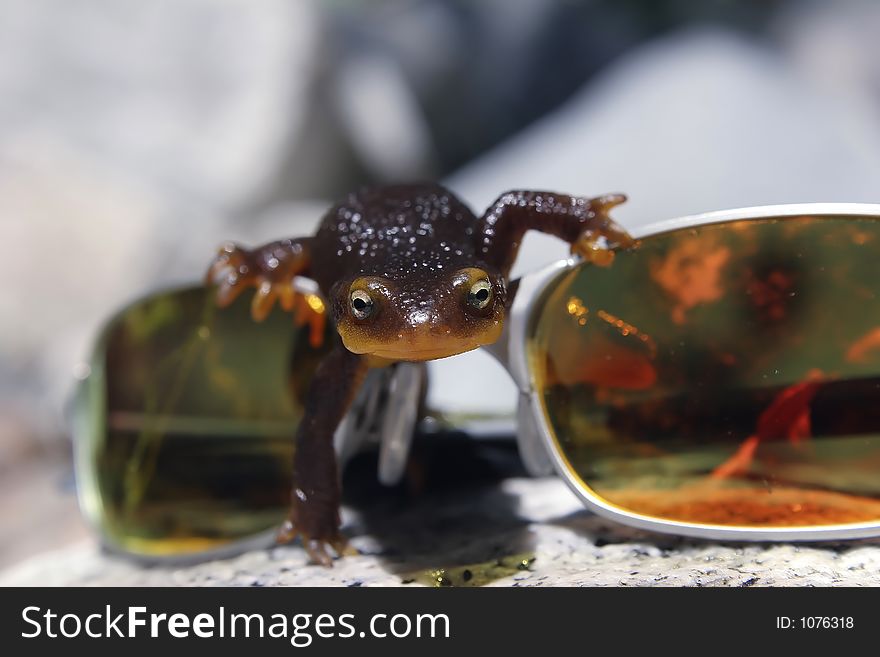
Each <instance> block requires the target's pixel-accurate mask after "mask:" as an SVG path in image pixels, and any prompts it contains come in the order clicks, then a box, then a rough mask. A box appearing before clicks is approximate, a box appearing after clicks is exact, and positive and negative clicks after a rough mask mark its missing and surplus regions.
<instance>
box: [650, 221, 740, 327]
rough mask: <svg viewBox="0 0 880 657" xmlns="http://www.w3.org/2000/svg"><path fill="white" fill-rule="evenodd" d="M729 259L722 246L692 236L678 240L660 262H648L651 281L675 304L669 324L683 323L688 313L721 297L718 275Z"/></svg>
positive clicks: (728, 251) (704, 238)
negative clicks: (649, 263)
mask: <svg viewBox="0 0 880 657" xmlns="http://www.w3.org/2000/svg"><path fill="white" fill-rule="evenodd" d="M729 260H730V249H729V248H727V247H726V246H715V245H714V240H713V239H711V238H706V237H693V238H688V239H682V240H680V241H679V242H678V243H677V244H676V245H675V246H674V247H673V248H672V249H670V251H669V252H668V253H667V254H666V256H665V257H664V258H663V259H662V260H659V261H657V262H653V263H651V278H652V279H653V280H654V282H655V283H657V284H658V285H659V286H660V287H661V288H662V289H663V291H664V292H666V293H667V294H668V295H669V296H671V297H672V298H673V299H674V300H675V301H676V306H675V307H674V308H673V309H672V321H673V322H675V323H676V324H679V325H681V324H684V323H685V321H686V317H685V313H687V311H688V310H690V309H691V308H693V307H694V306H697V305H699V304H701V303H709V302H712V301H717V300H718V299H720V298H721V297H722V296H723V295H724V290H723V289H722V287H721V274H722V271H723V269H724V266H725V265H726V264H727V262H728V261H729Z"/></svg>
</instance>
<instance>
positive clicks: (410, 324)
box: [332, 267, 506, 361]
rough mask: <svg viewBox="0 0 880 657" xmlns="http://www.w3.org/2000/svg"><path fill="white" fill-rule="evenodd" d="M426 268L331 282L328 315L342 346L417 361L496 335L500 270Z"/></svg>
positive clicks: (501, 317)
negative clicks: (330, 313) (404, 273)
mask: <svg viewBox="0 0 880 657" xmlns="http://www.w3.org/2000/svg"><path fill="white" fill-rule="evenodd" d="M420 274H421V275H420ZM427 274H428V272H425V273H424V274H422V273H421V272H415V271H410V275H408V276H407V277H401V278H398V277H395V278H394V279H391V278H387V277H385V276H359V277H357V278H355V279H354V280H350V281H342V282H340V283H339V284H338V285H336V286H334V290H333V303H332V307H333V315H334V320H335V322H336V329H337V330H338V331H339V335H340V336H341V338H342V342H343V343H344V344H345V346H346V348H347V349H348V350H349V351H353V352H354V353H357V354H369V355H372V356H377V357H379V358H384V359H388V360H405V361H423V360H434V359H436V358H446V357H447V356H454V355H456V354H460V353H463V352H465V351H470V350H471V349H476V348H477V347H479V346H481V345H485V344H491V343H493V342H495V341H496V340H497V339H498V337H499V336H500V335H501V329H502V326H503V322H504V308H505V297H506V289H505V285H504V281H503V279H502V278H501V277H500V276H497V275H493V274H491V273H489V272H487V271H485V270H483V269H480V268H477V267H465V268H462V269H457V270H454V271H449V272H448V273H447V272H446V270H443V269H439V270H438V269H433V270H432V271H431V272H430V274H429V275H427Z"/></svg>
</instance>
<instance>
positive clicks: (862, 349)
mask: <svg viewBox="0 0 880 657" xmlns="http://www.w3.org/2000/svg"><path fill="white" fill-rule="evenodd" d="M878 349H880V327H878V328H875V329H871V330H870V331H868V332H867V333H866V334H865V335H863V336H862V337H860V338H859V339H858V340H856V341H855V342H853V343H852V344H851V345H850V346H849V349H847V350H846V359H847V360H848V361H849V362H850V363H867V362H869V361H870V360H871V357H872V356H873V355H874V354H872V352H875V351H877V350H878Z"/></svg>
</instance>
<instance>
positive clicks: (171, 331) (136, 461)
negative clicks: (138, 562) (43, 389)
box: [78, 288, 328, 555]
mask: <svg viewBox="0 0 880 657" xmlns="http://www.w3.org/2000/svg"><path fill="white" fill-rule="evenodd" d="M327 342H328V341H326V340H325V346H326V343H327ZM322 353H323V349H316V348H313V347H311V346H310V345H309V335H308V329H297V328H295V327H294V326H293V321H292V320H291V318H290V316H289V315H285V314H283V313H282V312H280V311H276V312H274V313H272V314H271V315H270V316H269V317H268V318H267V319H266V320H265V321H264V322H262V323H260V324H257V323H255V322H254V321H253V320H252V319H251V318H250V313H249V300H247V299H244V298H242V299H239V300H238V301H237V302H236V303H235V304H233V305H232V306H231V307H230V308H227V309H224V310H217V309H215V306H214V303H213V301H212V299H211V296H210V292H209V291H208V290H205V289H203V288H193V289H189V290H184V291H178V292H173V293H168V294H161V295H157V296H154V297H151V298H148V299H146V300H144V301H141V302H139V303H136V304H134V305H132V306H130V307H129V308H127V309H126V310H125V311H124V312H123V313H122V314H121V315H119V316H118V317H117V318H116V319H115V320H114V321H113V322H112V323H111V325H110V326H109V328H108V329H107V330H106V331H105V333H104V335H103V337H102V340H101V341H100V344H99V347H98V349H97V351H96V354H95V357H94V362H93V366H92V376H91V377H90V381H89V385H90V390H89V403H90V404H91V406H92V408H91V409H90V413H89V415H88V417H89V418H90V421H91V426H90V427H88V429H89V431H88V433H87V434H86V435H81V436H78V441H79V442H80V445H78V452H79V453H78V458H79V463H80V466H81V467H80V470H79V472H80V474H81V475H82V476H81V478H80V481H79V482H78V484H79V486H80V487H81V488H83V491H84V493H85V495H81V498H83V499H84V501H85V507H86V512H87V513H88V515H89V516H90V517H91V519H92V520H93V521H94V522H96V523H97V524H98V525H99V526H100V529H101V530H102V532H103V533H104V535H105V536H106V537H107V538H108V539H109V541H110V542H111V543H112V544H113V545H115V546H117V547H120V548H122V549H125V550H126V551H129V552H134V553H140V554H146V555H159V554H184V553H189V552H198V551H202V550H206V549H210V548H214V547H219V546H221V545H223V544H226V543H228V542H230V541H233V540H236V539H241V538H246V537H250V536H253V535H254V534H258V533H259V532H261V531H265V530H268V529H271V528H272V527H275V526H278V525H279V524H280V522H281V521H282V520H283V518H284V515H285V511H286V509H287V506H288V503H289V495H290V473H291V469H292V458H293V435H294V432H295V430H296V426H297V423H298V421H299V418H300V417H301V414H302V406H301V400H302V398H303V395H304V393H305V389H306V386H307V384H308V381H309V380H310V379H311V376H312V373H313V372H314V369H315V367H316V366H317V362H318V360H319V359H320V356H321V354H322Z"/></svg>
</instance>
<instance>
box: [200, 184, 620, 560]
mask: <svg viewBox="0 0 880 657" xmlns="http://www.w3.org/2000/svg"><path fill="white" fill-rule="evenodd" d="M624 200H625V197H623V196H620V195H610V196H605V197H600V198H597V199H585V198H579V197H570V196H564V195H560V194H552V193H546V192H508V193H507V194H504V195H502V196H501V197H499V199H498V200H497V201H496V202H495V203H494V204H493V205H492V206H490V208H489V209H488V210H487V211H486V212H485V214H484V215H483V216H482V217H481V218H479V219H478V218H477V217H476V216H475V215H474V214H473V213H472V212H471V211H470V210H469V209H468V208H467V207H466V206H465V205H464V204H463V203H461V201H459V200H458V199H457V198H455V196H453V195H452V193H451V192H449V191H448V190H446V189H444V188H443V187H440V186H439V185H435V184H420V185H400V186H393V187H382V188H371V189H365V190H361V191H359V192H356V193H352V194H350V195H349V196H348V197H347V198H345V199H344V200H342V201H341V202H339V203H338V204H337V205H335V206H334V207H333V208H331V209H330V210H329V212H328V213H327V214H326V215H325V217H324V219H323V221H322V222H321V225H320V227H319V228H318V231H317V233H316V234H315V235H314V236H313V237H306V238H301V239H287V240H281V241H278V242H273V243H271V244H267V245H265V246H263V247H260V248H258V249H255V250H253V251H248V250H244V249H241V248H240V247H237V246H235V245H228V246H226V247H224V248H223V249H222V250H221V252H220V254H219V255H218V257H217V259H216V260H215V262H214V264H213V266H212V267H211V270H210V272H209V276H210V278H211V280H212V281H213V282H215V283H216V284H217V285H218V291H217V298H218V302H219V303H220V304H221V305H226V304H228V303H230V302H231V301H232V300H233V299H234V298H235V297H236V296H237V295H238V294H239V293H240V292H241V291H242V290H243V289H245V288H248V287H255V288H256V293H255V295H254V301H253V306H252V308H253V314H254V317H255V319H258V320H259V319H262V318H263V317H265V316H266V314H268V312H269V310H270V309H271V307H272V305H273V304H274V302H275V301H276V300H279V301H280V302H281V304H282V306H284V307H285V309H288V310H296V309H300V310H301V306H302V304H301V301H300V300H299V299H298V295H297V294H296V293H295V292H294V291H293V286H292V282H293V278H294V277H295V276H306V277H308V278H311V279H313V280H314V281H315V282H317V284H318V286H319V287H320V289H321V292H322V294H323V296H324V298H325V300H326V301H327V303H328V305H329V308H330V315H331V318H332V320H333V322H334V325H335V327H336V330H337V332H338V334H339V337H340V340H339V341H338V343H337V344H336V345H335V347H334V348H333V350H332V351H331V352H330V353H329V354H328V355H327V356H326V358H325V359H324V361H323V362H322V363H321V365H320V366H319V368H318V371H317V373H316V375H315V379H314V380H313V381H312V383H311V386H310V390H309V394H308V396H307V400H306V409H305V417H304V419H303V421H302V423H301V424H300V427H299V429H298V431H297V436H296V452H295V459H294V473H293V481H294V485H293V496H292V505H291V511H290V519H289V521H288V522H287V524H286V525H285V527H284V528H283V530H282V533H281V535H280V538H281V539H282V540H285V541H286V540H292V539H293V538H294V537H295V536H297V535H299V536H300V537H301V538H302V539H303V543H304V545H305V546H306V548H307V549H308V550H309V552H310V554H311V555H312V557H313V558H314V559H316V560H318V561H321V562H322V563H329V557H328V555H327V552H326V545H328V544H329V545H331V546H332V547H333V548H334V549H335V550H336V551H337V552H341V551H342V550H343V549H344V546H345V542H344V539H343V537H342V536H341V534H340V533H339V497H340V495H339V481H338V474H337V468H336V459H335V455H334V452H333V443H332V437H333V433H334V431H335V429H336V427H337V425H338V424H339V422H340V420H341V419H342V417H343V416H344V414H345V412H346V410H347V408H348V406H349V404H350V403H351V401H352V399H353V397H354V395H355V393H356V392H357V389H358V387H359V385H360V383H361V381H362V380H363V377H364V374H365V373H366V371H367V369H368V368H370V367H375V366H381V365H383V364H387V363H389V362H395V361H424V360H432V359H436V358H444V357H447V356H453V355H455V354H460V353H463V352H465V351H469V350H471V349H475V348H477V347H479V346H481V345H484V344H490V343H492V342H494V341H495V340H497V339H498V337H499V335H500V334H501V329H502V326H503V322H504V317H505V313H506V311H507V308H508V307H509V304H510V301H511V296H512V294H511V292H510V288H509V286H508V275H509V273H510V269H511V267H512V265H513V261H514V259H515V258H516V254H517V251H518V250H519V245H520V243H521V241H522V237H523V235H524V234H525V232H526V231H528V230H539V231H541V232H544V233H549V234H551V235H555V236H556V237H559V238H561V239H563V240H565V241H567V242H569V243H570V244H571V245H572V251H574V252H576V253H579V254H581V255H583V256H585V257H587V258H590V259H591V260H593V261H594V262H596V263H597V264H606V263H608V262H610V258H611V257H612V255H613V254H612V252H611V251H609V248H611V247H617V246H620V247H629V246H631V245H632V244H633V240H632V239H631V238H630V237H629V236H628V235H627V234H626V233H625V232H624V231H623V230H622V229H621V228H620V227H619V226H617V225H616V224H615V223H614V222H613V221H611V219H609V218H608V215H607V211H608V209H609V208H611V207H613V206H615V205H617V204H619V203H622V202H623V201H624ZM298 304H299V305H298Z"/></svg>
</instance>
